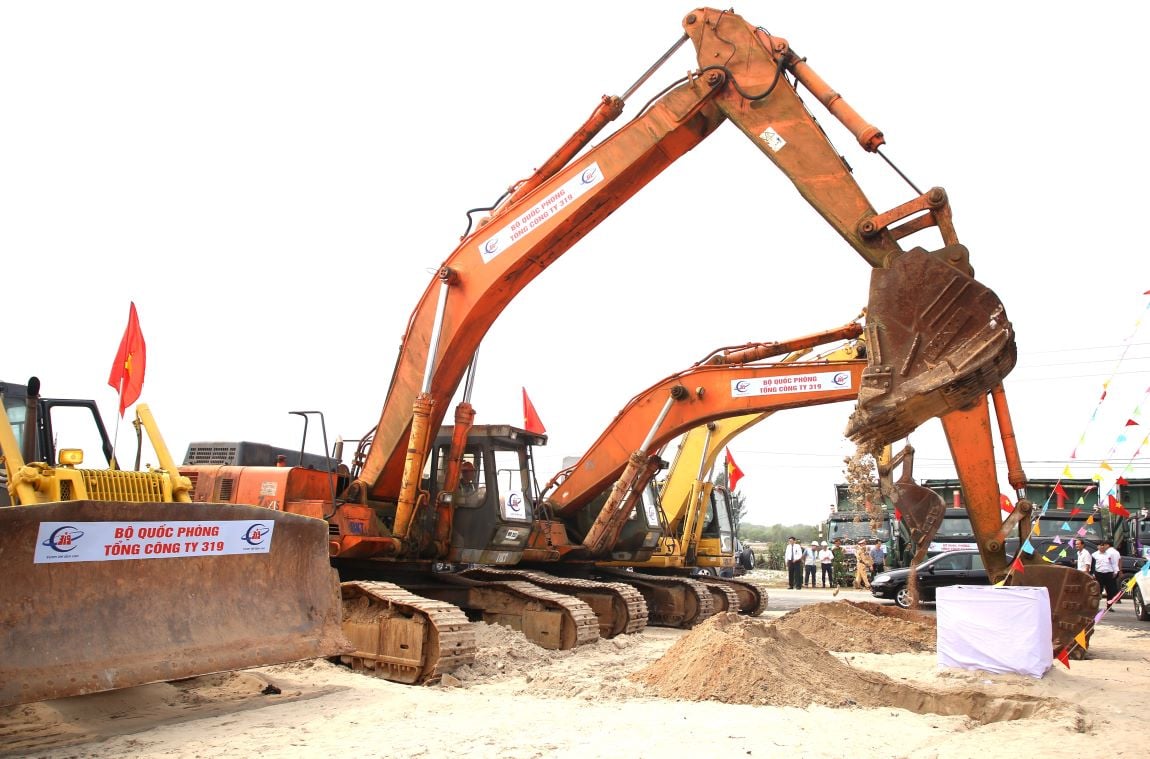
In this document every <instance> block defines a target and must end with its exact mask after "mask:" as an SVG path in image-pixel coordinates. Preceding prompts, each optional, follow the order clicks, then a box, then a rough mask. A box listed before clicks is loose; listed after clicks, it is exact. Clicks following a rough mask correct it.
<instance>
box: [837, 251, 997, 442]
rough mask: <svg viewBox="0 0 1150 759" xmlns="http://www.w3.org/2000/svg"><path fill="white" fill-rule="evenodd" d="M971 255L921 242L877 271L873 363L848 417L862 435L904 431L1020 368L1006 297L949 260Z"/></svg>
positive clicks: (858, 437) (854, 434)
mask: <svg viewBox="0 0 1150 759" xmlns="http://www.w3.org/2000/svg"><path fill="white" fill-rule="evenodd" d="M965 255H966V249H965V248H963V247H962V246H961V245H956V246H951V247H949V248H944V249H943V250H941V251H939V252H938V253H927V252H926V251H924V250H923V249H922V248H915V249H913V250H911V251H908V252H906V253H903V254H902V255H900V256H898V257H897V258H895V259H894V260H893V261H892V262H891V263H890V265H889V266H886V267H881V268H877V269H875V270H874V271H873V273H872V274H871V287H870V299H869V303H868V306H867V322H866V336H867V338H866V339H867V364H868V365H867V368H866V370H865V371H864V372H863V376H862V383H861V387H860V388H859V395H858V405H857V406H856V407H855V411H854V413H853V414H852V415H851V418H850V422H849V423H848V425H847V436H848V437H849V438H851V439H852V440H854V441H855V442H856V443H859V444H861V445H870V446H880V445H883V444H885V443H889V442H891V441H894V440H898V439H900V438H904V437H906V436H907V435H908V434H909V433H910V432H911V431H913V430H914V429H915V428H916V427H918V426H919V425H920V424H922V423H923V422H925V421H926V420H928V419H930V418H932V417H936V416H942V415H943V414H945V413H946V412H948V411H951V410H954V409H961V408H966V407H967V406H969V405H970V404H972V403H974V402H975V401H977V400H978V399H979V398H981V397H982V396H984V395H985V394H986V393H988V392H989V391H990V389H991V388H993V387H994V386H996V385H998V384H999V383H1000V382H1001V381H1002V379H1003V378H1004V377H1005V376H1006V375H1007V374H1009V373H1010V370H1011V369H1013V368H1014V363H1015V360H1016V358H1017V351H1016V348H1015V344H1014V331H1013V328H1012V327H1011V324H1010V322H1009V321H1007V319H1006V311H1005V310H1004V309H1003V307H1002V302H1001V301H999V299H998V296H996V295H995V294H994V293H993V292H992V291H991V290H990V289H989V288H987V287H986V286H984V285H982V284H980V283H979V282H977V281H976V280H975V279H974V278H973V277H970V276H968V275H966V274H964V273H963V272H962V271H961V270H960V269H958V268H956V267H955V266H953V265H951V264H950V263H947V261H958V262H961V261H962V260H963V259H964V258H965ZM944 258H945V259H946V260H943V259H944Z"/></svg>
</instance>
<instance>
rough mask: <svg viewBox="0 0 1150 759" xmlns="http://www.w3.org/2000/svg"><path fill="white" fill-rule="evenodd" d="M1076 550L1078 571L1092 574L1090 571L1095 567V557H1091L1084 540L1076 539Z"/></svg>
mask: <svg viewBox="0 0 1150 759" xmlns="http://www.w3.org/2000/svg"><path fill="white" fill-rule="evenodd" d="M1074 548H1075V550H1077V551H1078V571H1079V572H1085V573H1086V574H1090V570H1091V569H1093V567H1094V557H1093V556H1091V555H1090V551H1089V550H1087V548H1086V544H1085V543H1083V542H1082V538H1077V539H1075V541H1074Z"/></svg>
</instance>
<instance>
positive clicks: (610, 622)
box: [465, 323, 866, 636]
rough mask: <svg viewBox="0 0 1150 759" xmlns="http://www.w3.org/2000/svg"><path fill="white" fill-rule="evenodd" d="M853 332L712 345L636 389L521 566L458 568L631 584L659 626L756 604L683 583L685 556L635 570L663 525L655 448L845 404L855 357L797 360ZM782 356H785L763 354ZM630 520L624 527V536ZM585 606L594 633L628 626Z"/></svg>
mask: <svg viewBox="0 0 1150 759" xmlns="http://www.w3.org/2000/svg"><path fill="white" fill-rule="evenodd" d="M861 333H862V327H861V326H860V325H859V324H857V323H850V324H846V325H844V326H842V327H839V328H837V329H833V330H829V331H827V332H822V333H818V334H815V335H809V336H806V337H802V338H798V339H795V340H790V341H786V342H781V343H780V342H772V343H754V344H748V345H742V346H737V347H734V348H725V349H721V350H718V351H715V352H713V353H712V354H711V355H710V356H708V357H707V358H705V359H704V360H702V361H700V362H698V363H696V364H694V365H692V366H691V367H689V368H688V369H686V370H684V371H681V372H678V373H676V374H674V375H672V376H670V377H668V378H665V379H663V380H661V381H660V382H658V383H656V384H655V385H653V386H652V387H650V388H648V389H646V390H645V391H643V392H642V393H640V394H638V395H637V396H635V397H634V398H632V399H631V400H630V401H629V402H628V403H627V404H626V405H625V406H624V407H623V409H622V410H621V411H620V412H619V413H618V414H616V415H615V417H614V419H612V421H611V423H610V424H609V425H608V426H607V427H606V429H605V430H604V431H603V433H602V434H601V435H600V436H599V438H598V439H597V440H596V441H595V442H594V443H593V444H592V445H591V447H590V448H589V449H588V450H587V452H586V453H584V454H583V456H582V457H581V458H580V459H579V460H578V462H576V463H575V464H574V465H573V466H571V467H568V468H566V469H564V470H563V471H561V472H559V473H558V474H557V475H556V476H555V477H553V478H552V480H551V481H550V482H549V483H548V484H547V485H546V487H545V488H544V489H543V497H542V499H541V502H540V504H539V506H538V508H537V514H536V520H535V523H534V525H533V527H532V531H531V537H530V539H529V540H528V547H527V549H526V551H525V552H524V557H523V561H522V562H521V563H520V566H519V567H518V568H516V569H505V568H494V567H480V568H473V569H469V570H467V571H466V572H465V574H467V575H468V576H471V577H481V578H486V579H494V578H511V577H518V578H520V579H524V580H528V581H530V582H532V583H535V584H538V585H541V586H543V587H546V588H549V589H551V590H555V591H560V592H572V593H576V594H577V595H578V593H579V591H578V590H577V586H575V585H574V584H575V583H580V584H582V585H584V586H585V585H586V584H588V583H594V582H595V581H600V582H603V581H606V582H609V583H612V584H614V585H619V584H623V585H629V586H632V587H633V588H635V589H636V590H638V591H639V592H640V593H641V594H642V596H643V598H644V599H645V601H646V608H647V612H648V618H649V622H650V624H654V625H660V626H673V627H691V626H693V625H695V624H697V623H698V622H700V621H702V620H703V619H705V618H707V617H708V616H710V615H711V614H712V613H714V612H715V611H720V610H727V609H740V608H742V607H743V606H744V605H746V606H747V607H749V608H751V609H756V610H761V608H762V606H763V604H764V600H763V597H762V594H761V592H760V591H759V589H758V588H757V587H756V586H754V585H752V584H750V583H737V582H727V581H726V580H725V579H717V578H716V579H714V580H713V581H710V582H708V581H706V580H702V579H700V580H696V579H692V578H691V577H690V571H689V568H687V567H686V564H685V563H681V564H680V567H683V568H685V571H682V572H664V573H659V574H644V573H640V572H636V571H634V567H636V566H637V565H643V564H645V563H646V562H648V561H650V559H651V558H652V554H653V553H654V552H655V550H656V549H657V547H658V546H660V545H661V543H662V540H663V539H664V537H665V533H666V531H667V530H668V528H669V527H670V524H669V522H668V520H667V517H666V515H665V514H660V513H659V510H658V508H657V507H654V506H653V505H652V504H651V503H650V502H644V501H643V500H642V498H643V495H644V494H645V492H646V491H647V490H648V486H649V485H650V484H651V483H652V478H653V477H654V475H655V474H656V473H657V472H658V471H660V469H661V468H662V467H663V466H665V464H664V463H663V461H662V459H661V458H660V455H659V453H660V452H661V451H662V449H663V448H664V447H665V446H666V445H667V443H669V442H670V441H671V440H673V439H675V438H676V437H679V436H680V435H682V434H683V433H684V432H687V431H689V430H691V429H693V428H697V427H698V426H700V425H705V424H707V423H709V422H714V421H717V420H721V419H726V418H729V417H732V416H741V415H745V414H747V412H754V413H756V414H759V415H762V414H767V413H770V412H772V411H776V410H780V409H789V408H798V407H802V406H811V405H819V404H823V403H834V402H841V401H849V400H854V399H855V398H856V397H857V395H858V387H859V379H860V377H861V375H862V371H863V369H864V368H865V366H866V362H865V361H862V360H858V359H855V360H847V361H806V362H800V361H798V358H799V357H800V356H801V355H802V354H804V353H807V352H809V350H810V349H811V348H813V347H814V346H817V345H823V344H826V343H828V342H831V341H837V340H844V339H850V338H857V337H858V336H859V335H860V334H861ZM784 354H790V355H787V356H786V357H785V358H784V359H783V360H781V361H767V359H771V358H775V357H777V356H781V355H784ZM708 495H709V494H708ZM628 526H630V527H632V531H631V532H632V534H631V535H630V536H628V538H627V539H626V540H624V539H623V538H622V534H623V531H624V529H625V528H627V527H628ZM728 539H730V538H728ZM693 556H694V554H693ZM621 567H629V568H631V571H623V570H622V569H621ZM555 575H560V576H558V577H557V576H555ZM591 605H592V606H593V607H594V608H596V613H597V615H598V616H599V617H600V630H601V634H604V635H605V636H609V633H607V632H606V631H627V628H626V620H623V619H620V618H618V617H617V616H616V617H612V618H606V617H605V616H604V613H605V612H610V613H614V614H617V613H618V612H619V610H621V609H622V608H623V604H621V603H616V604H613V605H611V606H601V605H596V604H594V603H592V604H591Z"/></svg>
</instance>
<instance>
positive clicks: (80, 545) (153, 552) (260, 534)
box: [35, 520, 275, 564]
mask: <svg viewBox="0 0 1150 759" xmlns="http://www.w3.org/2000/svg"><path fill="white" fill-rule="evenodd" d="M274 526H275V523H274V522H272V521H270V520H269V521H249V520H243V521H238V520H222V521H206V522H41V523H40V532H39V534H38V535H37V537H36V553H35V563H36V564H49V563H55V562H65V563H70V562H74V561H119V560H121V559H179V558H187V557H190V556H228V555H233V554H244V553H267V552H268V551H270V550H271V547H272V528H273V527H274Z"/></svg>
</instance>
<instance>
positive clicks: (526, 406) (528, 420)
mask: <svg viewBox="0 0 1150 759" xmlns="http://www.w3.org/2000/svg"><path fill="white" fill-rule="evenodd" d="M523 429H525V430H527V431H528V432H534V433H537V434H539V435H542V434H544V433H546V432H547V428H546V427H544V426H543V421H542V420H541V419H540V418H539V414H537V413H535V406H534V405H532V403H531V399H530V398H528V397H527V388H523Z"/></svg>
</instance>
